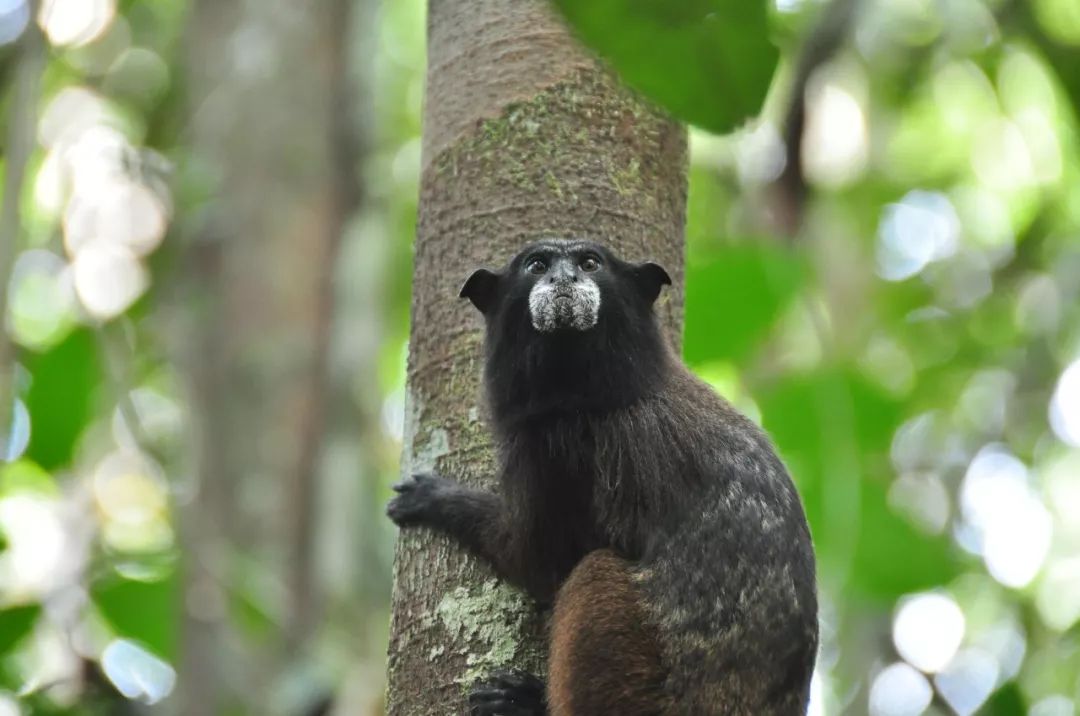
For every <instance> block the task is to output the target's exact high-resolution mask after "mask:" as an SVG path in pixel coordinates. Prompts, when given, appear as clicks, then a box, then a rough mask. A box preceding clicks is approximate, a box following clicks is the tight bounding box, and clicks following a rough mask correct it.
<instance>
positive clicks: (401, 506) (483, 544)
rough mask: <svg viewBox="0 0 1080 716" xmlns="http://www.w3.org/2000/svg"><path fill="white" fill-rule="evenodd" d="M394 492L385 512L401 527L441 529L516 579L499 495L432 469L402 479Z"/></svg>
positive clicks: (503, 572)
mask: <svg viewBox="0 0 1080 716" xmlns="http://www.w3.org/2000/svg"><path fill="white" fill-rule="evenodd" d="M394 492H396V493H398V494H397V497H395V498H394V499H393V500H391V501H390V504H389V505H387V507H386V514H387V515H388V516H389V517H390V519H391V520H393V521H394V523H395V524H397V525H398V526H399V527H414V526H423V527H431V528H432V529H436V530H439V531H440V532H443V533H444V534H447V535H449V536H450V537H452V538H453V539H455V540H457V541H458V542H460V543H461V545H462V546H463V547H465V548H466V549H468V550H469V551H471V552H473V553H474V554H476V555H477V556H479V557H481V558H483V559H486V560H487V561H488V562H490V563H491V564H492V566H494V567H495V569H496V571H498V572H500V573H501V574H502V576H503V577H505V578H509V579H511V580H512V581H516V580H514V576H515V575H513V574H511V573H510V572H511V568H510V560H509V559H508V557H507V554H506V552H507V546H508V539H507V533H508V530H507V521H506V519H507V518H506V509H505V507H504V506H503V501H502V499H501V498H500V497H498V496H497V495H495V494H493V493H490V492H484V491H482V490H474V489H471V488H468V487H464V486H462V485H460V484H458V483H457V482H454V481H453V480H449V479H447V478H445V477H442V476H440V475H435V474H430V473H423V474H418V475H413V476H411V477H408V478H406V479H404V480H402V481H401V482H399V483H397V484H396V485H394Z"/></svg>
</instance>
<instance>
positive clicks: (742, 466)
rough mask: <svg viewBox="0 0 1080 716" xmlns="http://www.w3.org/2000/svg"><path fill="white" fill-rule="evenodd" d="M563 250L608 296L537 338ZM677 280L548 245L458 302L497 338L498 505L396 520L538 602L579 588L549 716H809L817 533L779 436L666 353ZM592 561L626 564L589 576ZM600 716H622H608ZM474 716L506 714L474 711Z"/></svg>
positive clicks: (458, 500)
mask: <svg viewBox="0 0 1080 716" xmlns="http://www.w3.org/2000/svg"><path fill="white" fill-rule="evenodd" d="M545 247H546V248H545ZM548 250H550V251H554V252H561V253H562V254H569V255H570V256H572V257H575V260H576V257H578V256H580V255H584V254H586V253H591V254H594V255H596V256H598V257H599V258H600V259H601V262H602V268H601V270H600V271H597V272H595V273H594V274H590V278H593V279H594V280H595V281H596V283H597V284H598V285H599V287H600V290H601V303H600V314H599V320H598V322H597V325H596V326H595V327H594V328H593V329H591V330H589V331H583V332H579V331H570V330H566V331H561V332H555V333H539V332H537V331H536V330H535V329H534V328H533V327H532V325H531V323H530V321H529V313H528V311H529V309H528V297H529V290H530V289H531V287H532V285H533V283H534V282H535V281H536V280H540V279H539V277H537V276H534V275H532V274H530V273H528V272H527V271H525V270H524V267H525V266H526V265H527V262H528V260H529V259H531V258H532V257H533V256H534V255H537V254H543V253H544V252H545V251H548ZM668 282H670V280H669V279H668V277H667V274H666V273H665V272H664V271H663V269H661V268H660V267H658V266H656V265H655V264H640V265H635V264H629V263H626V262H623V261H621V260H619V259H618V258H616V257H615V256H613V255H612V254H611V253H610V252H609V251H607V250H606V249H604V248H603V247H600V246H598V245H596V244H591V243H586V242H574V243H566V242H541V243H540V244H534V245H532V246H530V247H528V248H526V249H525V250H524V251H522V252H521V253H520V254H519V255H518V256H516V257H515V258H514V259H513V260H512V261H511V262H510V264H509V266H507V267H506V268H505V269H504V270H503V271H501V272H499V273H492V272H489V271H486V270H483V269H482V270H480V271H478V272H476V273H475V274H474V275H473V276H472V277H471V278H470V279H469V281H468V282H467V283H466V285H465V287H464V288H463V289H462V295H463V296H467V297H469V298H470V299H471V300H472V301H473V303H474V304H475V305H476V306H477V307H478V308H479V309H480V310H481V311H482V312H483V313H484V316H485V319H486V322H487V336H486V351H487V361H486V372H485V382H486V387H487V394H488V400H489V403H490V408H491V416H492V422H493V427H494V433H495V438H496V443H497V446H498V450H499V455H500V458H501V465H502V470H501V475H500V478H501V494H500V495H499V496H496V495H492V494H487V493H482V492H479V491H475V490H471V489H468V488H465V487H462V486H460V485H458V484H457V483H455V482H452V481H450V480H447V479H445V478H442V477H438V476H432V475H427V476H417V477H414V478H413V479H410V480H407V481H405V482H403V483H401V484H400V485H397V486H395V487H396V489H397V490H398V491H399V492H400V493H401V494H400V495H399V496H398V497H397V498H395V500H394V501H393V502H392V503H391V505H390V507H389V514H390V516H391V517H392V518H393V519H394V520H395V521H396V522H398V524H401V525H413V524H422V525H427V526H431V527H435V528H438V529H441V530H443V531H445V532H447V533H449V534H451V535H452V536H455V537H456V538H458V539H459V540H460V541H461V542H463V543H464V544H465V545H466V546H467V547H468V548H470V549H471V550H473V551H474V552H476V553H478V554H480V555H482V556H484V557H486V558H487V559H489V560H491V561H492V562H493V563H494V564H495V566H496V568H497V569H499V571H500V572H501V573H502V574H503V575H504V576H506V577H507V578H508V579H510V580H511V581H513V582H515V583H517V584H519V585H521V586H522V587H524V588H525V589H527V590H528V591H529V592H530V593H531V594H532V595H533V596H534V597H536V598H537V599H538V600H540V601H541V602H550V601H552V600H553V599H556V594H557V590H558V589H559V587H560V585H563V584H564V582H565V584H566V586H564V587H563V591H562V592H559V593H558V597H557V603H556V608H555V620H554V627H553V628H554V630H555V631H554V633H555V642H556V644H558V645H559V648H558V649H556V653H555V654H553V657H556V658H558V659H560V663H553V664H552V665H551V672H552V675H553V678H554V677H555V676H556V675H560V674H561V675H563V676H560V677H559V680H558V683H557V684H549V687H548V688H549V693H550V694H551V697H552V698H551V705H552V712H553V713H556V714H575V715H576V716H590V715H591V714H593V713H627V714H631V713H633V714H637V713H640V714H728V715H737V716H743V715H745V716H768V715H771V714H775V715H776V716H789V715H794V714H800V713H803V712H804V711H805V707H806V700H807V695H808V690H809V683H810V675H811V672H812V671H813V665H814V659H815V654H816V649H817V599H816V590H815V576H814V557H813V551H812V548H811V543H810V535H809V531H808V529H807V526H806V520H805V518H804V516H803V512H802V507H801V505H800V502H799V499H798V495H797V494H796V492H795V489H794V486H793V485H792V483H791V480H790V478H789V477H788V475H787V472H786V470H785V469H784V466H783V465H782V464H781V462H780V460H779V459H778V458H777V456H776V454H775V452H774V450H773V449H772V447H771V445H770V443H769V441H768V439H767V438H766V436H765V435H764V434H763V433H762V431H761V430H760V429H758V428H757V427H756V426H755V425H754V424H753V423H752V422H751V421H749V420H748V419H746V418H745V417H743V416H742V415H740V414H739V413H738V412H736V411H735V410H734V409H733V408H732V407H731V406H730V405H729V404H728V403H727V402H726V401H724V400H723V399H722V398H720V397H719V396H717V395H716V394H715V393H714V392H713V391H712V390H711V389H710V388H709V387H708V386H706V385H705V384H704V383H702V382H701V381H699V380H698V379H697V378H695V377H694V376H693V375H691V373H690V372H689V371H688V370H687V369H686V368H685V367H684V366H683V364H682V363H681V361H679V360H678V358H677V357H676V356H675V355H674V354H673V353H672V351H671V350H670V348H669V347H668V345H667V343H666V341H665V340H664V339H663V337H662V334H661V332H660V329H659V326H658V324H657V321H656V318H655V316H654V314H653V308H652V304H653V302H654V300H655V298H656V296H657V295H658V293H659V291H660V288H661V286H662V284H664V283H668ZM725 308H727V310H738V307H737V306H733V307H725ZM596 550H610V552H607V551H605V552H603V553H600V555H602V556H603V559H601V558H600V555H598V556H597V558H595V559H589V560H585V561H584V562H583V561H582V560H583V559H584V558H585V557H586V555H588V554H590V553H592V552H594V551H596ZM611 560H617V561H618V564H620V565H622V567H621V568H619V567H617V566H614V565H615V563H614V562H612V561H611ZM579 564H580V567H579V570H580V571H581V573H579V572H578V571H575V567H577V566H578V565H579ZM571 572H574V576H572V577H571V576H570V575H571ZM568 577H570V578H569V579H568ZM605 580H608V581H610V582H611V584H610V590H611V594H612V595H613V597H612V599H613V600H614V601H609V603H610V604H613V605H614V604H617V603H619V600H621V603H622V604H623V606H622V608H623V609H624V610H625V613H627V614H640V616H641V619H642V628H641V629H640V630H638V631H632V630H631V631H628V630H627V628H628V625H627V624H626V623H624V622H620V620H619V619H618V618H614V617H613V619H614V621H610V620H609V621H608V622H605V620H604V619H603V608H602V607H601V606H600V605H601V604H603V602H598V601H597V597H598V595H599V594H600V593H601V592H603V588H602V587H601V586H599V585H601V584H603V583H604V581H605ZM578 590H583V592H584V593H585V594H587V595H591V596H586V597H583V596H582V592H579V591H578ZM571 604H574V605H577V606H576V607H575V608H574V609H571V608H570V607H569V606H568V605H571ZM589 604H592V605H595V606H594V608H593V610H592V611H590V612H589V613H588V614H587V617H586V616H583V614H582V608H584V607H583V605H589ZM612 609H614V607H612ZM596 610H599V611H596ZM560 614H562V615H563V617H565V618H562V619H560ZM568 614H569V615H571V616H566V615H568ZM605 623H609V624H610V628H609V629H605V628H604V627H603V625H604V624H605ZM586 624H591V625H592V626H591V627H588V628H586ZM575 632H577V633H581V637H580V639H579V640H578V642H577V643H575V639H574V633H575ZM585 632H588V634H587V636H586V635H585ZM631 633H633V634H635V635H637V636H636V642H637V646H636V647H634V646H632V642H635V638H630V637H628V636H627V635H628V634H631ZM575 654H577V655H578V656H575ZM581 654H586V655H587V654H593V655H594V656H591V657H589V656H585V657H582V656H580V655H581ZM597 654H607V655H608V658H606V659H598V658H597V657H596V656H595V655H597ZM620 654H625V659H623V660H622V661H620V657H619V655H620ZM654 654H656V655H658V658H659V664H660V667H659V668H660V669H661V674H662V686H661V688H660V689H659V691H656V690H655V689H653V688H652V685H651V684H649V683H646V682H648V678H646V677H644V676H643V677H641V678H642V679H644V680H643V681H642V682H641V683H638V684H624V685H623V687H621V688H616V687H615V686H614V684H617V683H618V677H617V675H616V674H617V673H623V674H628V673H631V672H633V673H641V674H646V673H651V672H650V671H649V669H647V668H644V667H642V665H643V664H652V663H653V658H654V657H653V656H652V655H654ZM630 665H637V667H641V669H637V667H634V668H630ZM635 669H637V671H635ZM642 669H643V670H642ZM620 670H621V671H620ZM567 674H574V675H575V676H574V677H573V678H568V677H566V676H565V675H567ZM623 678H630V677H625V676H624V677H623ZM590 684H591V686H590ZM590 689H591V690H593V691H591V692H590V693H588V694H586V693H585V691H588V690H590ZM505 690H506V693H507V694H512V693H513V691H514V690H513V688H511V687H509V686H508V687H506V689H505ZM568 690H569V691H568ZM575 690H576V691H575ZM489 692H490V689H489ZM570 692H574V693H577V696H574V695H573V694H572V693H570ZM568 694H570V695H568ZM627 694H631V695H633V698H634V699H637V701H636V702H635V705H633V706H631V705H629V704H628V702H627V701H626V698H627ZM575 699H577V701H575ZM582 699H584V701H582ZM511 700H512V699H511ZM579 701H580V703H582V704H588V705H587V706H574V705H573V704H575V703H577V702H579ZM520 703H521V704H522V708H524V709H526V710H524V711H519V712H521V713H543V712H544V710H543V709H544V706H543V705H542V704H541V703H539V702H535V703H534V702H532V701H530V700H529V698H528V697H527V696H522V698H521V700H520ZM526 703H528V704H531V705H528V706H526V705H525V704H526ZM598 703H607V704H608V705H609V708H608V709H607V710H600V711H597V710H595V709H596V708H597V704H598ZM616 704H618V705H617V706H616ZM528 709H532V710H528ZM612 709H614V710H612ZM474 713H486V714H494V713H501V712H500V711H499V710H498V709H495V708H489V709H485V708H484V707H483V706H482V705H481V706H479V707H478V706H476V704H475V703H474Z"/></svg>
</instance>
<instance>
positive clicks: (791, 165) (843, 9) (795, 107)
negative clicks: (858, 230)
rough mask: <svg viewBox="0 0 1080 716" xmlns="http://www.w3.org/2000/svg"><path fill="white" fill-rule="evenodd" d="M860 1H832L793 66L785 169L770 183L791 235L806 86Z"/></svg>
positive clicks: (842, 36) (804, 190) (798, 200)
mask: <svg viewBox="0 0 1080 716" xmlns="http://www.w3.org/2000/svg"><path fill="white" fill-rule="evenodd" d="M858 3H859V0H832V2H831V3H830V4H829V7H827V8H826V9H825V12H824V14H823V15H822V16H821V18H820V20H818V23H817V25H815V26H814V29H813V30H812V31H811V32H810V35H809V36H808V37H807V38H806V42H805V43H803V47H802V51H801V52H800V54H799V61H798V65H797V66H796V68H795V78H794V80H793V81H792V86H791V92H790V96H789V98H788V105H787V111H786V112H785V113H784V146H785V147H786V161H785V162H784V171H783V172H782V173H781V174H780V176H779V177H778V178H777V179H776V181H775V182H774V183H773V186H772V189H773V193H774V195H775V197H776V198H775V204H776V207H777V209H776V220H777V223H778V224H779V226H780V228H781V230H782V231H783V232H784V233H785V234H786V235H787V236H788V237H793V236H794V235H795V234H796V233H797V232H798V230H799V226H800V225H801V224H802V215H803V208H804V206H805V203H806V196H807V194H808V193H809V189H808V187H807V184H806V176H805V174H804V173H803V166H802V146H803V134H804V129H805V127H806V86H807V84H808V83H809V82H810V78H811V77H813V76H814V72H816V71H817V69H818V68H819V67H821V66H822V65H823V64H825V63H826V62H828V61H829V60H830V59H832V57H833V55H835V54H836V51H837V50H839V49H840V47H841V46H842V45H843V44H844V42H845V41H846V40H847V37H848V34H849V32H850V30H851V26H852V23H853V20H854V17H855V14H856V9H857V5H858Z"/></svg>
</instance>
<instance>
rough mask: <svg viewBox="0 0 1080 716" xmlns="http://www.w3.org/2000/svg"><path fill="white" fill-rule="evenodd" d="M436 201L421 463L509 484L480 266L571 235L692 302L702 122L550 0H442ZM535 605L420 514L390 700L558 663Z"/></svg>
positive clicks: (422, 305)
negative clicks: (627, 82) (648, 98)
mask: <svg viewBox="0 0 1080 716" xmlns="http://www.w3.org/2000/svg"><path fill="white" fill-rule="evenodd" d="M427 80H428V83H427V97H426V104H425V112H424V123H425V124H424V144H423V159H422V162H423V167H422V176H421V189H420V217H419V226H418V233H417V240H416V265H415V270H414V275H413V276H414V277H413V305H412V334H411V340H410V351H409V368H408V401H407V408H406V428H405V435H406V447H405V455H404V456H403V468H402V469H403V471H404V472H418V471H423V470H430V469H433V468H434V469H437V470H439V471H440V472H442V473H444V474H446V475H448V476H452V477H454V478H457V479H460V480H462V481H463V482H466V483H470V484H479V485H484V486H488V487H492V486H493V485H492V481H491V477H492V474H493V471H494V467H495V466H494V462H493V459H492V458H493V456H492V453H491V450H490V439H489V436H488V431H487V427H486V426H485V423H484V419H483V416H482V410H481V408H480V407H479V406H480V404H481V400H482V396H481V393H480V390H481V388H480V378H481V367H482V354H481V343H482V324H481V320H480V317H479V316H478V315H476V314H475V312H474V311H473V309H472V308H471V307H470V306H469V304H468V302H466V301H461V300H459V299H457V298H456V296H457V292H458V289H459V288H460V286H461V283H462V282H463V281H464V279H465V278H466V277H467V276H468V275H469V273H470V272H471V271H472V270H473V269H474V268H477V267H478V266H482V265H487V266H491V267H496V266H501V265H502V264H503V263H504V262H505V261H506V260H507V259H508V258H509V256H510V255H511V254H513V253H514V252H515V251H516V250H517V249H518V248H520V247H521V246H522V245H523V244H524V243H526V242H527V241H529V240H532V239H536V238H540V237H548V236H565V237H580V238H588V239H593V240H597V241H601V242H604V243H606V244H608V245H610V246H612V247H613V248H614V249H615V250H616V251H617V252H618V253H620V254H621V255H622V256H623V257H625V258H630V259H636V260H643V259H647V258H648V259H653V260H656V261H659V262H660V263H662V264H663V265H664V266H665V267H666V268H667V269H668V271H669V272H670V273H671V275H672V277H673V279H674V281H675V286H676V289H675V290H673V291H671V292H669V293H668V294H667V296H666V297H665V299H664V300H663V304H662V306H661V308H660V310H661V311H662V313H663V314H664V316H665V318H666V322H667V326H668V327H669V329H670V333H671V336H672V338H673V339H675V340H677V336H678V331H679V327H680V325H681V314H682V298H681V296H682V294H681V285H682V277H683V228H684V223H685V205H686V134H685V130H684V129H683V127H681V126H680V125H679V124H677V123H675V122H673V121H671V120H670V119H668V118H667V117H666V116H664V115H663V114H662V113H660V112H658V111H656V110H654V109H652V108H650V107H649V106H648V105H646V104H645V103H643V102H642V101H641V100H639V99H638V98H636V97H635V96H633V95H632V94H631V93H629V92H628V91H627V90H625V89H624V88H622V87H621V86H619V85H618V84H617V83H616V82H615V81H614V80H613V79H612V77H611V76H610V75H609V74H608V73H606V72H605V71H603V70H602V69H601V68H600V67H599V66H598V65H597V64H596V63H595V62H594V61H593V60H592V59H590V57H589V56H588V55H587V54H586V53H585V51H584V50H583V49H582V48H580V47H579V46H578V44H577V43H576V41H574V40H573V38H571V37H570V36H569V34H568V32H567V31H566V30H565V29H564V27H563V25H562V23H561V22H560V21H559V20H558V19H557V18H555V17H554V16H553V15H552V14H551V12H550V11H549V10H548V8H547V6H546V4H545V3H543V2H540V1H539V0H515V2H505V0H469V1H466V0H430V3H429V14H428V78H427ZM542 633H543V624H542V623H541V619H540V617H539V616H538V615H537V614H536V612H535V610H534V609H533V607H532V605H531V604H529V603H527V601H526V600H525V599H524V597H522V596H520V595H519V594H518V593H517V592H515V591H514V590H512V589H511V588H509V587H507V586H505V585H502V584H501V583H499V582H498V581H497V580H496V579H494V578H493V577H492V575H491V572H490V571H489V570H488V569H487V568H486V566H484V565H481V564H478V563H477V562H476V561H475V560H473V559H472V558H471V557H469V556H467V555H465V554H464V553H462V552H461V551H460V550H459V549H458V548H457V547H456V546H453V545H451V544H450V543H449V542H448V541H447V540H446V539H444V538H443V537H441V536H436V535H434V534H432V533H430V532H428V531H426V530H415V531H406V532H405V533H403V535H402V536H401V538H400V539H399V542H398V547H397V554H396V559H395V589H394V601H393V622H392V625H391V639H390V667H389V680H390V681H389V711H388V713H390V714H393V715H396V716H400V715H404V714H408V715H409V716H413V715H416V716H421V715H423V716H429V715H431V714H460V713H462V712H463V696H464V694H465V691H466V688H467V687H468V686H469V685H470V684H471V683H472V682H473V681H475V680H476V679H477V678H480V677H483V676H485V675H486V674H487V673H489V672H490V671H491V670H493V669H497V668H500V667H505V666H507V665H513V666H516V667H518V668H524V669H531V670H535V671H538V672H543V671H544V663H543V660H544V653H543V652H544V649H543V634H542Z"/></svg>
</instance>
